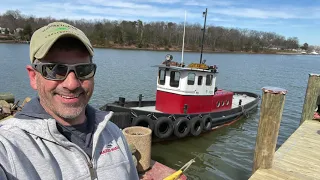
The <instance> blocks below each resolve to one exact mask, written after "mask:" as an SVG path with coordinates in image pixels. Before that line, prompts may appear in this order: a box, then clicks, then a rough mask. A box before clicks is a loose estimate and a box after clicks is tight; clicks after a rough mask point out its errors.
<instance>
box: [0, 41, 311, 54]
mask: <svg viewBox="0 0 320 180" xmlns="http://www.w3.org/2000/svg"><path fill="white" fill-rule="evenodd" d="M0 43H4V44H29V42H28V41H16V40H0ZM93 47H94V48H97V49H117V50H138V51H139V50H140V51H167V52H168V51H169V52H181V49H177V48H164V47H159V48H138V47H135V46H119V45H115V46H99V45H93ZM184 52H193V53H200V50H189V49H185V50H184ZM203 53H210V54H213V53H216V54H273V55H309V54H301V53H295V52H283V51H267V52H266V51H264V52H243V51H211V50H205V49H204V50H203ZM311 55H312V54H311Z"/></svg>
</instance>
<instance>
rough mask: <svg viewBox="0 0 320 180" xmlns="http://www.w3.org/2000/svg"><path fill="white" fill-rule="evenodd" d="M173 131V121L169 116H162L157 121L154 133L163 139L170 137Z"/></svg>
mask: <svg viewBox="0 0 320 180" xmlns="http://www.w3.org/2000/svg"><path fill="white" fill-rule="evenodd" d="M172 132H173V122H172V120H171V119H170V118H168V117H160V118H158V119H157V120H156V121H155V126H154V134H155V135H156V136H157V137H158V138H161V139H164V138H168V137H170V136H171V135H172Z"/></svg>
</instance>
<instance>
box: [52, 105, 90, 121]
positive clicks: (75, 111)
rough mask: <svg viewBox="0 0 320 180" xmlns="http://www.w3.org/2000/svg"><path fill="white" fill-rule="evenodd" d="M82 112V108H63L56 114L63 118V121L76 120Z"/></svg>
mask: <svg viewBox="0 0 320 180" xmlns="http://www.w3.org/2000/svg"><path fill="white" fill-rule="evenodd" d="M83 110H84V108H80V107H77V108H70V107H69V108H65V109H63V110H62V111H60V112H58V113H57V114H58V115H59V116H60V117H61V118H63V119H70V120H72V119H76V118H77V117H79V116H80V114H81V112H82V111H83Z"/></svg>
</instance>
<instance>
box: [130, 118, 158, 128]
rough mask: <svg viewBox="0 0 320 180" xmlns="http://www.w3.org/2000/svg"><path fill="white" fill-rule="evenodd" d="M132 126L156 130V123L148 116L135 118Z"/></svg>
mask: <svg viewBox="0 0 320 180" xmlns="http://www.w3.org/2000/svg"><path fill="white" fill-rule="evenodd" d="M132 126H143V127H147V128H149V129H151V130H152V131H153V130H154V123H153V121H152V119H151V118H149V117H148V116H146V115H140V116H138V117H135V118H134V119H133V121H132Z"/></svg>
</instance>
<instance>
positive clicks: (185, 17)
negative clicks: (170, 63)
mask: <svg viewBox="0 0 320 180" xmlns="http://www.w3.org/2000/svg"><path fill="white" fill-rule="evenodd" d="M186 19H187V11H184V26H183V40H182V55H181V64H182V63H183V52H184V37H185V35H186Z"/></svg>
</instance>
